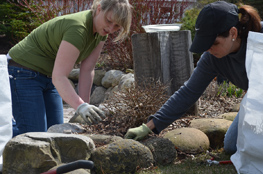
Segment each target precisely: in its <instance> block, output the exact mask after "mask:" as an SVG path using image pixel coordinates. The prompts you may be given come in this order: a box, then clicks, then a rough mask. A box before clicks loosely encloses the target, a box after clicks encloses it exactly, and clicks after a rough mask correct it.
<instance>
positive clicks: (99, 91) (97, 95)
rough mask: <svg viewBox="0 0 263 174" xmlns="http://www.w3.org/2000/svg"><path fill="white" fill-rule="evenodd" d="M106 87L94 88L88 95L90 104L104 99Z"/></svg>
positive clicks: (98, 102)
mask: <svg viewBox="0 0 263 174" xmlns="http://www.w3.org/2000/svg"><path fill="white" fill-rule="evenodd" d="M105 92H106V89H105V88H104V87H102V86H98V87H96V88H95V90H94V91H93V93H92V94H91V96H90V104H93V105H96V104H100V103H102V102H103V101H104V97H105Z"/></svg>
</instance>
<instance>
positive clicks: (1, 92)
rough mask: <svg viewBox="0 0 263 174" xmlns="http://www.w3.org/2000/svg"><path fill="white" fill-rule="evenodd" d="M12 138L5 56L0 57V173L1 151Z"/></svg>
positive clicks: (0, 165) (0, 168) (0, 167)
mask: <svg viewBox="0 0 263 174" xmlns="http://www.w3.org/2000/svg"><path fill="white" fill-rule="evenodd" d="M11 138H12V105H11V91H10V84H9V75H8V71H7V58H6V55H0V171H2V167H3V156H2V155H3V151H4V148H5V145H6V143H7V142H8V141H9V140H10V139H11Z"/></svg>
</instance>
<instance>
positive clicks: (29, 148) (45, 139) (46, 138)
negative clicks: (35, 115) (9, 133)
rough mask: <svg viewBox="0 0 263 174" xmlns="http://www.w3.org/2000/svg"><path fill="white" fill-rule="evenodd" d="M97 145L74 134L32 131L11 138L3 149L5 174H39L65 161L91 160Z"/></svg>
mask: <svg viewBox="0 0 263 174" xmlns="http://www.w3.org/2000/svg"><path fill="white" fill-rule="evenodd" d="M94 150H95V145H94V143H93V141H92V139H91V138H89V137H86V136H82V135H74V134H71V135H69V134H56V133H45V132H32V133H26V134H22V135H18V136H16V137H15V138H13V139H11V140H10V141H9V142H8V143H7V145H6V147H5V150H4V152H3V161H4V162H3V164H4V165H3V173H4V174H9V173H10V174H13V173H15V174H25V173H26V174H36V173H42V172H46V171H48V170H49V169H50V168H52V167H54V166H57V165H59V164H61V163H68V162H72V161H76V160H80V159H83V160H88V159H89V158H90V156H91V152H92V151H94Z"/></svg>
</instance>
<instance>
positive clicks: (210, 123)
mask: <svg viewBox="0 0 263 174" xmlns="http://www.w3.org/2000/svg"><path fill="white" fill-rule="evenodd" d="M231 123H232V121H229V120H225V119H213V118H205V119H195V120H192V121H191V124H190V126H191V127H193V128H196V129H199V130H201V131H202V132H204V133H205V134H206V135H207V137H208V138H209V141H210V147H211V148H221V147H223V146H224V137H225V134H226V131H227V129H228V128H229V126H230V125H231Z"/></svg>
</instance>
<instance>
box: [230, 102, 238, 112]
mask: <svg viewBox="0 0 263 174" xmlns="http://www.w3.org/2000/svg"><path fill="white" fill-rule="evenodd" d="M239 108H240V103H238V104H235V105H234V106H233V108H232V110H231V111H232V112H238V111H239Z"/></svg>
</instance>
